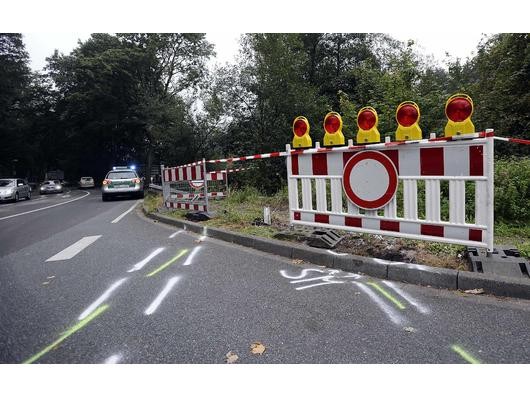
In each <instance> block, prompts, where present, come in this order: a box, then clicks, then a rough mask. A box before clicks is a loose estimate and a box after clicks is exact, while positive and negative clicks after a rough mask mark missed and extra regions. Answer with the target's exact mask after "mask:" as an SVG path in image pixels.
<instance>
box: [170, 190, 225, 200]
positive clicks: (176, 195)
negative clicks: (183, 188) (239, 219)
mask: <svg viewBox="0 0 530 396" xmlns="http://www.w3.org/2000/svg"><path fill="white" fill-rule="evenodd" d="M171 197H172V198H179V199H180V198H185V199H188V198H195V199H196V198H204V193H198V194H194V193H172V194H171ZM208 197H212V198H215V197H226V193H225V192H222V191H221V192H218V191H214V192H209V193H208Z"/></svg>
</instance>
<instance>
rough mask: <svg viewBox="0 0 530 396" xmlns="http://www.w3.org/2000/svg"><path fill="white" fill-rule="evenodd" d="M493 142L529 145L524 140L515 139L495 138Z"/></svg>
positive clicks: (528, 142) (529, 142) (529, 143)
mask: <svg viewBox="0 0 530 396" xmlns="http://www.w3.org/2000/svg"><path fill="white" fill-rule="evenodd" d="M495 140H500V141H502V142H511V143H519V144H527V145H530V140H526V139H517V138H509V137H501V136H495Z"/></svg>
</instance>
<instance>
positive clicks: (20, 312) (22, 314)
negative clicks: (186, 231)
mask: <svg viewBox="0 0 530 396" xmlns="http://www.w3.org/2000/svg"><path fill="white" fill-rule="evenodd" d="M134 204H137V202H136V201H130V200H125V201H114V203H112V202H105V203H103V205H102V206H103V207H106V208H107V210H106V211H103V212H101V213H99V214H98V215H95V216H93V217H90V218H89V219H88V220H85V221H83V222H81V223H79V224H77V225H75V226H73V227H72V228H70V229H68V230H66V231H63V232H59V233H57V234H55V235H53V236H52V237H50V238H47V239H45V240H43V241H41V242H38V243H34V244H32V245H30V246H28V247H26V248H23V249H21V250H19V251H17V252H15V253H12V254H9V255H7V256H4V257H2V258H0V275H1V276H0V279H2V287H1V288H0V299H1V300H2V302H3V304H2V307H1V308H0V316H1V321H0V323H2V329H3V332H4V334H3V337H2V338H3V339H4V340H5V342H3V344H6V345H9V348H6V349H5V350H4V351H3V353H0V361H3V362H6V361H7V362H13V361H21V359H22V358H21V356H23V355H24V354H27V349H26V348H27V347H28V346H30V349H34V348H37V347H38V346H39V345H42V344H45V343H46V341H47V340H50V339H53V338H54V337H56V335H57V329H58V328H62V329H65V328H68V325H69V323H71V321H72V320H74V321H75V320H76V318H78V317H79V315H80V314H81V313H82V312H83V311H84V310H85V309H86V308H87V307H88V306H89V304H90V302H91V301H92V300H94V299H96V298H97V295H99V294H101V293H102V292H103V291H104V290H105V289H106V288H108V286H110V284H109V281H110V280H112V279H114V278H117V279H118V277H119V279H121V278H123V277H125V276H127V270H129V269H130V268H131V267H133V265H135V264H136V263H137V262H138V261H139V259H138V257H143V256H144V254H146V253H145V252H148V251H149V249H151V247H152V246H159V245H162V246H166V247H167V252H162V253H161V254H160V255H159V256H160V257H159V258H161V259H165V257H166V256H165V255H172V253H171V252H172V248H173V247H174V246H175V241H174V240H172V239H169V238H168V236H169V235H170V234H171V233H173V232H174V231H172V230H170V229H168V230H167V231H166V232H165V234H160V235H156V236H155V235H153V234H151V233H145V234H144V233H142V232H141V230H139V229H136V231H133V234H134V237H133V236H132V235H131V234H130V233H125V235H123V232H124V230H120V229H119V228H118V227H119V225H120V224H122V222H124V221H125V220H126V218H127V217H129V216H135V215H134V213H130V214H128V215H127V216H125V217H124V218H122V220H120V222H118V223H115V224H113V223H112V221H113V219H115V218H117V217H119V216H120V215H121V214H123V213H124V211H126V210H128V208H130V207H131V206H132V205H134ZM142 225H144V223H143V222H141V221H140V222H139V223H138V224H137V226H142ZM156 229H157V230H158V231H160V230H161V228H160V227H157V228H156ZM97 235H101V237H100V238H98V239H97V240H96V241H95V242H94V243H93V244H91V245H90V246H88V247H87V248H85V249H84V250H82V251H80V252H79V253H78V254H77V255H76V256H74V257H72V258H71V259H68V260H60V261H52V262H46V260H47V259H49V258H50V257H52V256H54V255H56V254H57V253H58V252H61V251H62V250H63V249H65V248H68V247H69V246H71V245H72V244H75V243H76V242H77V241H79V240H80V239H81V238H84V237H87V236H97ZM160 236H162V237H163V240H160ZM193 240H194V238H193V237H192V236H190V237H189V241H190V243H192V241H193ZM162 242H166V243H167V245H164V244H163V243H162ZM15 356H16V358H15Z"/></svg>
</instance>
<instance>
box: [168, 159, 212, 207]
mask: <svg viewBox="0 0 530 396" xmlns="http://www.w3.org/2000/svg"><path fill="white" fill-rule="evenodd" d="M205 167H206V163H205V162H204V160H203V161H199V162H194V163H192V164H187V165H182V166H176V167H171V168H165V167H164V166H163V165H162V166H161V174H162V192H163V195H164V202H165V205H166V207H167V208H172V209H188V210H198V211H203V212H207V211H208V196H209V194H208V183H207V182H206V175H207V173H206V170H205ZM190 191H191V192H190Z"/></svg>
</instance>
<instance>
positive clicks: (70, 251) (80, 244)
mask: <svg viewBox="0 0 530 396" xmlns="http://www.w3.org/2000/svg"><path fill="white" fill-rule="evenodd" d="M100 237H101V235H93V236H87V237H83V238H81V239H80V240H78V241H77V242H76V243H74V244H73V245H70V246H68V247H67V248H66V249H64V250H61V251H60V252H59V253H57V254H56V255H54V256H52V257H50V258H49V259H48V260H46V261H61V260H69V259H71V258H72V257H74V256H76V255H77V254H79V253H81V251H83V250H84V249H86V248H87V247H88V246H90V245H92V244H93V243H94V242H96V241H97V240H98V239H99V238H100Z"/></svg>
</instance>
